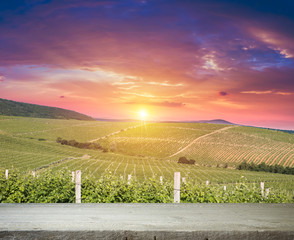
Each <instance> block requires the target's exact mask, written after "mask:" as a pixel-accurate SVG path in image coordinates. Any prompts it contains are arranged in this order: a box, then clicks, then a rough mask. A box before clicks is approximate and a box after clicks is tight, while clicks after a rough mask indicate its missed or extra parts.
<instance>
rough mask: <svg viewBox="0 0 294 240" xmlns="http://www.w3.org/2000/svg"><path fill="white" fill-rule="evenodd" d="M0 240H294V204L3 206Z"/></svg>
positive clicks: (0, 213)
mask: <svg viewBox="0 0 294 240" xmlns="http://www.w3.org/2000/svg"><path fill="white" fill-rule="evenodd" d="M0 239H124V240H130V239H152V240H154V239H157V240H158V239H201V240H205V239H209V240H212V239H291V240H293V239H294V205H293V204H0Z"/></svg>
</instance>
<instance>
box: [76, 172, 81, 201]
mask: <svg viewBox="0 0 294 240" xmlns="http://www.w3.org/2000/svg"><path fill="white" fill-rule="evenodd" d="M81 175H82V173H81V170H77V171H76V203H81V185H82V184H81V180H82V176H81Z"/></svg>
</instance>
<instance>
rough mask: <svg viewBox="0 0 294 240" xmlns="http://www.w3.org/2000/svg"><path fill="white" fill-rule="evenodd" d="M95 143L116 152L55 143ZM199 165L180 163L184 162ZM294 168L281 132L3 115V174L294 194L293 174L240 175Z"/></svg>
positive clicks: (292, 147) (291, 147) (293, 141)
mask: <svg viewBox="0 0 294 240" xmlns="http://www.w3.org/2000/svg"><path fill="white" fill-rule="evenodd" d="M57 137H61V138H63V139H67V140H71V139H74V140H76V141H79V142H95V143H99V144H101V146H103V147H104V148H106V149H108V150H109V151H108V152H106V153H103V152H102V151H99V150H89V149H79V148H75V147H71V146H67V145H61V144H59V143H57V142H56V138H57ZM181 156H185V157H187V158H189V159H194V160H195V161H196V164H195V165H187V164H179V163H177V160H178V158H179V157H181ZM243 161H247V162H255V163H261V162H265V163H266V164H268V165H274V164H280V165H283V166H290V167H293V164H294V135H293V134H292V135H291V134H289V133H284V132H279V131H273V130H266V129H258V128H252V127H242V126H235V125H232V126H231V125H220V124H206V123H141V122H102V121H79V120H54V119H38V118H24V117H7V116H0V168H2V169H12V168H16V169H19V170H21V171H31V170H36V171H46V170H47V169H52V170H60V169H63V168H66V169H69V170H70V171H74V170H77V169H81V170H82V172H83V176H93V177H97V178H99V177H100V176H101V175H104V174H105V173H109V172H111V174H112V175H116V176H121V177H122V178H124V179H126V178H127V176H128V175H129V174H131V175H132V177H133V178H134V179H136V180H138V181H140V180H144V179H149V178H151V177H155V178H159V176H163V178H164V179H165V180H171V179H172V178H173V173H174V172H176V171H179V172H181V176H182V177H185V178H186V179H190V180H193V181H196V182H205V181H207V180H208V181H210V183H212V184H224V183H225V184H232V183H235V182H237V181H239V180H240V178H241V176H244V177H245V178H246V179H247V181H248V182H260V181H265V182H266V187H272V188H279V189H285V190H287V191H289V192H292V193H293V190H294V181H293V180H294V177H293V175H282V174H275V173H265V172H249V171H238V170H235V167H236V166H237V165H238V164H239V163H241V162H243Z"/></svg>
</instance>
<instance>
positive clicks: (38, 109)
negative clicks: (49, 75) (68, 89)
mask: <svg viewBox="0 0 294 240" xmlns="http://www.w3.org/2000/svg"><path fill="white" fill-rule="evenodd" d="M0 115H7V116H21V117H34V118H52V119H77V120H91V121H94V119H93V118H92V117H89V116H87V115H84V114H81V113H78V112H75V111H71V110H66V109H62V108H56V107H48V106H41V105H36V104H29V103H23V102H15V101H11V100H6V99H2V98H0Z"/></svg>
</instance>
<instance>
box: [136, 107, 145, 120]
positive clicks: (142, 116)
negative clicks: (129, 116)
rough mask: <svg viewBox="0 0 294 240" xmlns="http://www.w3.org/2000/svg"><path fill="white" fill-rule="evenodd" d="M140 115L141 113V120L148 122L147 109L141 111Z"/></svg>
mask: <svg viewBox="0 0 294 240" xmlns="http://www.w3.org/2000/svg"><path fill="white" fill-rule="evenodd" d="M138 113H139V116H140V119H141V120H146V117H147V111H146V110H145V109H141V110H140V111H139V112H138Z"/></svg>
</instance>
